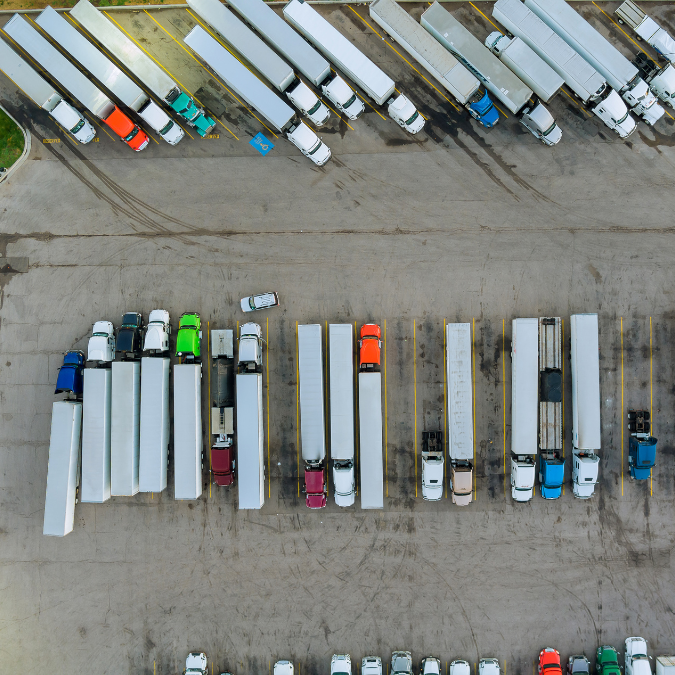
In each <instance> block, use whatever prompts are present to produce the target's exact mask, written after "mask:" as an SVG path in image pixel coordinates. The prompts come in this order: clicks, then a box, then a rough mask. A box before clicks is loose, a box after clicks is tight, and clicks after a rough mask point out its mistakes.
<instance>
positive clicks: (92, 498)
mask: <svg viewBox="0 0 675 675" xmlns="http://www.w3.org/2000/svg"><path fill="white" fill-rule="evenodd" d="M111 384H112V377H111V371H110V368H87V369H86V370H85V371H84V393H83V395H82V493H81V496H80V498H81V501H82V502H94V503H98V504H100V503H102V502H105V501H107V500H108V499H109V498H110V494H111V493H110V412H111V394H112V390H111Z"/></svg>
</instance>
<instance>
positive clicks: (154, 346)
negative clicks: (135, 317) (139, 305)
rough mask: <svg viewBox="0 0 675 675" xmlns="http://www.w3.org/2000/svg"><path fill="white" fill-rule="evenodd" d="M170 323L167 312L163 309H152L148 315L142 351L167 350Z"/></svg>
mask: <svg viewBox="0 0 675 675" xmlns="http://www.w3.org/2000/svg"><path fill="white" fill-rule="evenodd" d="M170 334H171V323H170V318H169V312H167V311H166V310H165V309H153V310H152V312H150V316H149V317H148V327H147V329H146V331H145V340H144V341H143V351H146V352H168V351H169V335H170Z"/></svg>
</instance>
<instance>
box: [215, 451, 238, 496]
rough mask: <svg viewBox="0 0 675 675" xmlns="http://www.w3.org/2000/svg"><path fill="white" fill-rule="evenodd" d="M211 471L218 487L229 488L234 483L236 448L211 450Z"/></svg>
mask: <svg viewBox="0 0 675 675" xmlns="http://www.w3.org/2000/svg"><path fill="white" fill-rule="evenodd" d="M211 469H212V470H213V477H214V479H215V481H216V485H218V486H220V487H227V486H228V485H232V483H234V446H232V445H230V446H227V447H218V446H217V445H214V446H213V447H212V448H211Z"/></svg>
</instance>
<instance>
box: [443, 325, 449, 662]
mask: <svg viewBox="0 0 675 675" xmlns="http://www.w3.org/2000/svg"><path fill="white" fill-rule="evenodd" d="M446 332H447V331H446V330H445V319H443V485H444V486H445V498H446V499H447V498H448V479H447V471H446V467H445V465H446V464H447V462H446V461H445V455H446V452H445V448H446V446H447V445H448V387H447V382H446V374H447V370H448V363H447V360H446V357H447V347H446V343H445V335H446ZM448 454H449V453H448ZM446 665H447V663H446Z"/></svg>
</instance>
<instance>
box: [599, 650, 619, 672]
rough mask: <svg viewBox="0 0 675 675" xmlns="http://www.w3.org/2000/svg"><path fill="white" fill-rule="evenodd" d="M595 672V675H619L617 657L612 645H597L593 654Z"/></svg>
mask: <svg viewBox="0 0 675 675" xmlns="http://www.w3.org/2000/svg"><path fill="white" fill-rule="evenodd" d="M595 672H596V674H597V675H621V667H620V666H619V657H618V654H617V652H616V649H614V647H610V646H609V645H603V646H602V647H598V651H597V653H596V655H595Z"/></svg>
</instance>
